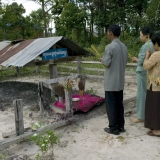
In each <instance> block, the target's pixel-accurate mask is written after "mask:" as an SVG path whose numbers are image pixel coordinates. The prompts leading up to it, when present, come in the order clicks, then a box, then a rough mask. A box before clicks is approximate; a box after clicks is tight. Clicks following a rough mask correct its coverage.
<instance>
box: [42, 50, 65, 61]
mask: <svg viewBox="0 0 160 160" xmlns="http://www.w3.org/2000/svg"><path fill="white" fill-rule="evenodd" d="M64 57H68V53H67V48H58V49H49V50H47V51H45V52H43V53H42V60H50V59H58V58H64Z"/></svg>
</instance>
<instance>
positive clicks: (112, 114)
mask: <svg viewBox="0 0 160 160" xmlns="http://www.w3.org/2000/svg"><path fill="white" fill-rule="evenodd" d="M105 103H106V111H107V115H108V121H109V128H110V130H111V131H118V123H117V106H116V103H117V102H116V94H115V92H110V91H105Z"/></svg>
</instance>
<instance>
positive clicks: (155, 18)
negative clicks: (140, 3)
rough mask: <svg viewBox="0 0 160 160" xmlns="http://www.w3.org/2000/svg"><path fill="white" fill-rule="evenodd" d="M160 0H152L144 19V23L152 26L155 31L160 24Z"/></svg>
mask: <svg viewBox="0 0 160 160" xmlns="http://www.w3.org/2000/svg"><path fill="white" fill-rule="evenodd" d="M159 15H160V1H159V0H152V1H150V3H149V6H148V8H147V11H146V15H145V16H144V19H143V24H145V25H149V26H151V27H152V28H153V29H154V31H158V30H159V26H160V16H159Z"/></svg>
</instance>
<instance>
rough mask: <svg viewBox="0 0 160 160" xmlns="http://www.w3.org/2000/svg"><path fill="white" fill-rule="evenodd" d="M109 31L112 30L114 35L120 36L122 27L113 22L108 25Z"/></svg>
mask: <svg viewBox="0 0 160 160" xmlns="http://www.w3.org/2000/svg"><path fill="white" fill-rule="evenodd" d="M108 31H109V32H112V33H113V35H114V36H116V37H119V36H120V34H121V27H120V26H118V25H116V24H112V25H110V26H109V27H108Z"/></svg>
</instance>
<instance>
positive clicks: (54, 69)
mask: <svg viewBox="0 0 160 160" xmlns="http://www.w3.org/2000/svg"><path fill="white" fill-rule="evenodd" d="M49 73H50V79H54V78H58V71H57V64H50V65H49ZM55 85H56V84H55ZM55 95H56V93H55V88H54V87H53V86H52V90H51V97H55Z"/></svg>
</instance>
